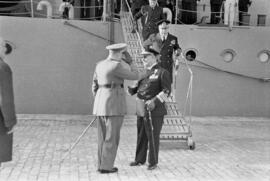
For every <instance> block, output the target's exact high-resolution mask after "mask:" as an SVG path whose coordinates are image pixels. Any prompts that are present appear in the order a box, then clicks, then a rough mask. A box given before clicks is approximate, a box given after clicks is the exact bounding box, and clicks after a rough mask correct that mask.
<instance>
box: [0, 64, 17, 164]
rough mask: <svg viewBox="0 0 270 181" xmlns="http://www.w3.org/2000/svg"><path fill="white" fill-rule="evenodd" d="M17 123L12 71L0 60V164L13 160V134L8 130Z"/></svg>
mask: <svg viewBox="0 0 270 181" xmlns="http://www.w3.org/2000/svg"><path fill="white" fill-rule="evenodd" d="M16 123H17V119H16V114H15V106H14V96H13V83H12V71H11V69H10V67H9V66H8V65H7V64H6V63H5V62H4V61H2V60H0V145H1V146H0V147H1V148H0V163H1V162H6V161H10V160H11V158H12V134H7V131H8V129H7V128H10V127H12V126H14V125H15V124H16Z"/></svg>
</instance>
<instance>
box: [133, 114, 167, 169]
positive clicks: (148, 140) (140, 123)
mask: <svg viewBox="0 0 270 181" xmlns="http://www.w3.org/2000/svg"><path fill="white" fill-rule="evenodd" d="M163 117H164V116H152V123H153V134H152V133H151V125H150V121H149V118H146V117H145V118H144V117H140V116H138V117H137V146H136V156H135V161H136V162H139V163H142V164H143V163H145V162H146V156H147V150H148V147H149V152H148V163H149V164H150V165H154V164H157V163H158V152H159V136H160V131H161V129H162V125H163ZM152 135H153V137H152ZM153 141H154V143H153ZM148 144H149V145H148Z"/></svg>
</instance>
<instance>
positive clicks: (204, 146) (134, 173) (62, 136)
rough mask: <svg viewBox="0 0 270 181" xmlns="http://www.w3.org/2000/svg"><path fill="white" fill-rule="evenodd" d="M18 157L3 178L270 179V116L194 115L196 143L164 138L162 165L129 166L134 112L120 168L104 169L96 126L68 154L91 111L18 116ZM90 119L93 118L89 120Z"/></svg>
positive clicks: (70, 180) (68, 180)
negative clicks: (191, 147) (99, 158)
mask: <svg viewBox="0 0 270 181" xmlns="http://www.w3.org/2000/svg"><path fill="white" fill-rule="evenodd" d="M19 118H20V119H19V121H18V125H17V127H16V129H15V134H14V151H13V161H12V162H8V163H5V164H3V165H2V168H1V170H0V181H36V180H38V181H59V180H60V181H88V180H91V181H92V180H93V181H96V180H97V181H100V180H106V181H107V180H108V181H135V180H140V181H143V180H146V181H163V180H165V181H176V180H177V181H178V180H180V181H181V180H183V181H208V180H213V181H216V180H218V181H219V180H220V181H227V180H235V181H236V180H237V181H239V180H240V181H242V180H243V181H246V180H248V181H249V180H252V181H270V119H267V118H236V117H224V118H221V117H218V118H216V117H205V118H193V122H192V127H191V128H192V132H193V140H194V141H195V142H196V149H195V150H193V151H192V150H189V149H188V147H187V146H186V143H185V142H179V141H162V142H161V145H160V157H159V165H158V168H157V169H156V170H153V171H148V170H147V169H146V168H147V166H146V165H143V166H140V167H135V168H134V167H130V166H129V162H130V161H132V160H133V159H134V154H135V143H136V125H135V120H134V119H135V118H134V117H129V118H127V119H126V121H125V123H124V125H123V128H122V130H121V140H120V146H119V150H118V154H117V158H116V162H115V166H117V167H118V168H119V172H118V173H117V174H99V173H98V172H97V171H96V163H97V144H96V141H97V138H96V135H97V130H96V128H95V125H94V126H93V127H91V128H90V129H89V130H88V132H87V133H86V135H85V136H84V137H83V138H82V140H81V141H80V142H79V144H78V145H77V146H76V147H75V149H74V150H73V151H72V152H71V154H70V155H69V157H67V159H66V160H65V161H64V162H63V163H62V164H60V161H61V158H62V157H63V156H64V154H65V153H66V151H67V149H68V148H69V147H70V146H71V145H72V143H73V142H74V141H75V140H76V138H77V137H78V136H79V135H80V133H81V132H82V131H83V130H84V128H85V127H86V126H87V124H88V122H89V121H90V120H91V119H92V118H91V117H87V116H81V117H80V116H78V117H74V116H54V117H53V116H50V119H48V118H46V117H44V118H42V117H39V118H38V117H35V116H33V115H32V116H31V115H28V116H24V115H21V116H19ZM87 120H88V121H87Z"/></svg>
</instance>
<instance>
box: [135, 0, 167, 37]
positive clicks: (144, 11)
mask: <svg viewBox="0 0 270 181" xmlns="http://www.w3.org/2000/svg"><path fill="white" fill-rule="evenodd" d="M141 17H142V26H143V29H142V37H143V40H146V39H147V38H148V37H149V35H151V34H152V33H157V32H158V27H157V25H156V23H157V22H158V21H159V20H162V19H164V14H163V8H162V7H159V6H157V0H149V5H146V6H143V7H142V8H141V10H140V11H139V12H138V13H137V14H136V15H135V16H134V21H135V22H134V28H135V29H137V30H138V25H137V20H138V19H139V18H141Z"/></svg>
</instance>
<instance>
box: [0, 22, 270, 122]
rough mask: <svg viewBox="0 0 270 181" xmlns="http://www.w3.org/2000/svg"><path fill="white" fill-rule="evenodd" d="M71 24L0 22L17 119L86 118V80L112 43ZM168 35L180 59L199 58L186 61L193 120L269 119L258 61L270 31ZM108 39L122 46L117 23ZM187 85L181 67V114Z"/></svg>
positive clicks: (191, 30)
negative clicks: (229, 57)
mask: <svg viewBox="0 0 270 181" xmlns="http://www.w3.org/2000/svg"><path fill="white" fill-rule="evenodd" d="M69 22H70V23H71V24H72V25H74V26H73V27H72V26H69V25H66V24H64V22H63V21H62V20H59V19H39V18H33V19H32V18H18V17H0V36H2V37H4V38H5V39H8V40H9V41H11V42H13V43H14V44H15V45H16V49H15V50H14V51H13V53H12V54H11V55H10V56H8V57H7V62H8V63H9V64H10V66H11V68H12V70H13V77H14V89H15V90H14V91H15V103H16V109H17V113H21V114H92V106H93V100H94V98H93V97H92V95H91V81H92V75H93V73H94V68H95V65H96V63H97V62H98V61H100V60H102V59H104V58H106V56H107V54H108V52H107V50H105V48H104V47H105V46H106V45H108V44H109V39H110V38H111V37H112V35H111V32H110V31H109V29H110V24H109V23H105V22H97V21H69ZM76 27H78V28H76ZM89 32H90V33H89ZM171 32H172V33H173V34H175V35H177V37H178V40H179V43H180V45H181V47H182V48H183V50H184V53H185V52H187V51H188V50H194V51H195V52H196V53H197V57H196V59H197V60H198V62H196V61H193V62H190V63H191V65H190V66H191V69H192V70H193V72H194V78H193V79H194V81H193V99H192V115H196V116H266V117H269V116H270V111H269V110H270V83H269V82H263V81H261V80H260V78H269V77H270V73H269V70H270V67H269V62H266V63H262V62H260V61H259V60H258V57H257V54H258V52H260V51H261V50H264V49H267V48H269V47H270V45H269V43H270V41H269V40H268V39H269V36H268V37H267V36H266V34H268V35H269V33H270V28H268V27H263V28H257V29H253V28H246V29H243V28H242V29H239V28H238V29H233V31H231V32H230V31H228V28H226V27H221V28H212V29H211V28H210V29H209V28H204V27H199V26H192V25H191V26H179V25H178V26H174V27H171ZM96 35H97V36H96ZM101 37H102V38H101ZM113 38H114V41H115V42H123V41H124V38H123V32H122V28H121V24H120V23H115V24H114V34H113ZM247 38H248V40H246V39H247ZM228 48H229V49H233V50H234V51H235V52H236V54H237V55H236V58H235V60H233V61H232V62H230V63H228V62H224V61H223V59H222V57H221V56H220V53H221V52H222V51H223V50H224V49H228ZM199 61H200V62H204V63H205V64H207V65H210V66H214V67H216V68H218V70H217V69H213V68H212V69H211V68H210V67H209V66H207V65H202V64H200V63H199ZM220 70H223V71H220ZM228 72H229V73H228ZM230 72H232V73H230ZM234 73H236V74H241V75H244V76H239V75H236V74H234ZM250 77H254V78H255V79H253V78H250ZM257 78H258V79H257ZM188 81H189V74H188V72H187V70H186V68H185V66H184V64H181V68H180V70H179V72H178V75H177V80H176V100H177V102H178V104H179V108H180V110H184V105H185V104H184V103H185V98H186V91H187V86H188ZM133 100H134V98H130V97H128V96H127V104H128V113H129V114H134V112H135V111H134V109H135V106H134V104H133Z"/></svg>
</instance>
